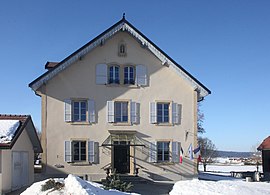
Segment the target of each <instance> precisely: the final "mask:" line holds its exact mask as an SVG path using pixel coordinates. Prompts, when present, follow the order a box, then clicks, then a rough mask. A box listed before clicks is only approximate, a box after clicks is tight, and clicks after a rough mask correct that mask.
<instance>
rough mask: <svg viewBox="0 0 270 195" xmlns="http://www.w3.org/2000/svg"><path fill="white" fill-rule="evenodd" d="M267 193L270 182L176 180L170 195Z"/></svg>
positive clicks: (253, 194)
mask: <svg viewBox="0 0 270 195" xmlns="http://www.w3.org/2000/svg"><path fill="white" fill-rule="evenodd" d="M180 194H181V195H201V194H207V195H220V194H222V195H243V194H245V195H256V194H258V195H267V194H270V184H269V183H265V182H244V181H217V182H214V181H203V180H198V179H194V180H191V181H178V182H177V183H175V184H174V186H173V190H172V191H171V192H170V195H180Z"/></svg>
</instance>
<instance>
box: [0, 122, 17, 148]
mask: <svg viewBox="0 0 270 195" xmlns="http://www.w3.org/2000/svg"><path fill="white" fill-rule="evenodd" d="M19 126H20V121H19V120H0V143H9V142H10V141H11V140H12V138H13V135H14V133H15V132H16V130H17V129H18V127H19Z"/></svg>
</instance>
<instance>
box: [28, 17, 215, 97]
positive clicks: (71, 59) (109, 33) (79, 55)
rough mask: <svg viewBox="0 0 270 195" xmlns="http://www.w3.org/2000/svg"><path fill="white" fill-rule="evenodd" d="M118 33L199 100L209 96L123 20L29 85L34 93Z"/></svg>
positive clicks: (181, 69) (194, 79)
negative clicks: (170, 72) (168, 70)
mask: <svg viewBox="0 0 270 195" xmlns="http://www.w3.org/2000/svg"><path fill="white" fill-rule="evenodd" d="M119 31H124V32H128V33H129V34H130V35H132V36H133V37H134V38H135V39H137V40H138V41H139V42H140V43H141V45H142V46H143V47H144V48H146V49H148V50H149V51H151V52H152V53H153V55H155V56H156V57H157V58H158V59H159V60H160V62H161V65H163V66H169V67H172V69H173V70H175V71H176V73H177V74H178V75H179V76H180V77H181V78H183V79H184V80H186V81H187V82H188V83H190V85H191V86H192V87H193V89H194V90H196V91H197V92H198V95H199V99H201V98H203V97H205V96H207V95H209V94H211V91H210V90H209V89H207V88H206V87H205V86H204V85H203V84H202V83H200V82H199V81H198V80H197V79H196V78H194V77H193V76H192V75H191V74H190V73H188V72H187V71H186V70H185V69H184V68H183V67H182V66H180V65H179V64H177V63H176V62H175V61H174V60H173V59H172V58H170V57H169V56H168V55H167V54H166V53H165V52H163V51H162V50H161V49H160V48H159V47H157V46H156V45H155V44H154V43H153V42H152V41H150V40H149V39H148V38H147V37H146V36H144V35H143V34H142V33H141V32H140V31H139V30H137V29H136V28H135V27H134V26H133V25H131V24H130V23H129V22H128V21H127V20H126V19H125V18H123V19H122V20H120V21H119V22H117V23H116V24H115V25H113V26H112V27H110V28H109V29H107V30H106V31H104V32H103V33H101V34H100V35H99V36H97V37H96V38H94V39H93V40H92V41H90V42H89V43H87V44H86V45H84V46H83V47H81V48H80V49H78V50H77V51H75V52H74V53H73V54H71V55H70V56H68V57H67V58H65V59H64V60H63V61H62V62H60V63H58V64H57V65H56V66H55V67H54V68H52V69H50V70H49V71H47V72H46V73H44V74H43V75H41V76H40V77H38V78H37V79H36V80H34V81H33V82H31V83H30V84H29V87H31V88H32V89H33V90H34V91H36V90H38V89H39V88H40V87H41V86H42V85H43V84H46V83H47V82H48V81H49V80H50V79H51V78H53V77H54V76H55V75H57V74H58V73H60V72H61V71H63V70H65V69H66V68H68V67H69V66H70V65H71V64H73V63H74V62H76V61H78V60H79V59H81V58H82V57H83V56H84V55H86V54H87V53H89V52H90V51H92V50H93V49H95V48H96V47H98V46H100V45H103V44H104V42H105V41H106V40H108V39H110V38H111V37H112V36H113V35H114V34H116V33H117V32H119Z"/></svg>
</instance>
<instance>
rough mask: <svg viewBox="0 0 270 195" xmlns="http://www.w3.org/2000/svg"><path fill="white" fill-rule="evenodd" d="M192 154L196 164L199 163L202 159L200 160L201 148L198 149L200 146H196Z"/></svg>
mask: <svg viewBox="0 0 270 195" xmlns="http://www.w3.org/2000/svg"><path fill="white" fill-rule="evenodd" d="M193 152H194V154H195V155H196V157H197V160H198V162H201V160H202V159H201V148H200V146H198V147H197V148H195V149H194V150H193Z"/></svg>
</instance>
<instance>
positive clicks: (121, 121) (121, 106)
mask: <svg viewBox="0 0 270 195" xmlns="http://www.w3.org/2000/svg"><path fill="white" fill-rule="evenodd" d="M124 103H125V104H126V111H125V112H126V117H127V119H126V120H123V117H125V116H124V114H123V104H124ZM117 104H120V120H117V119H118V118H119V116H118V114H119V113H117ZM129 107H130V102H129V101H124V100H119V101H114V122H115V123H128V122H129V119H130V114H129V111H130V109H129Z"/></svg>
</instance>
